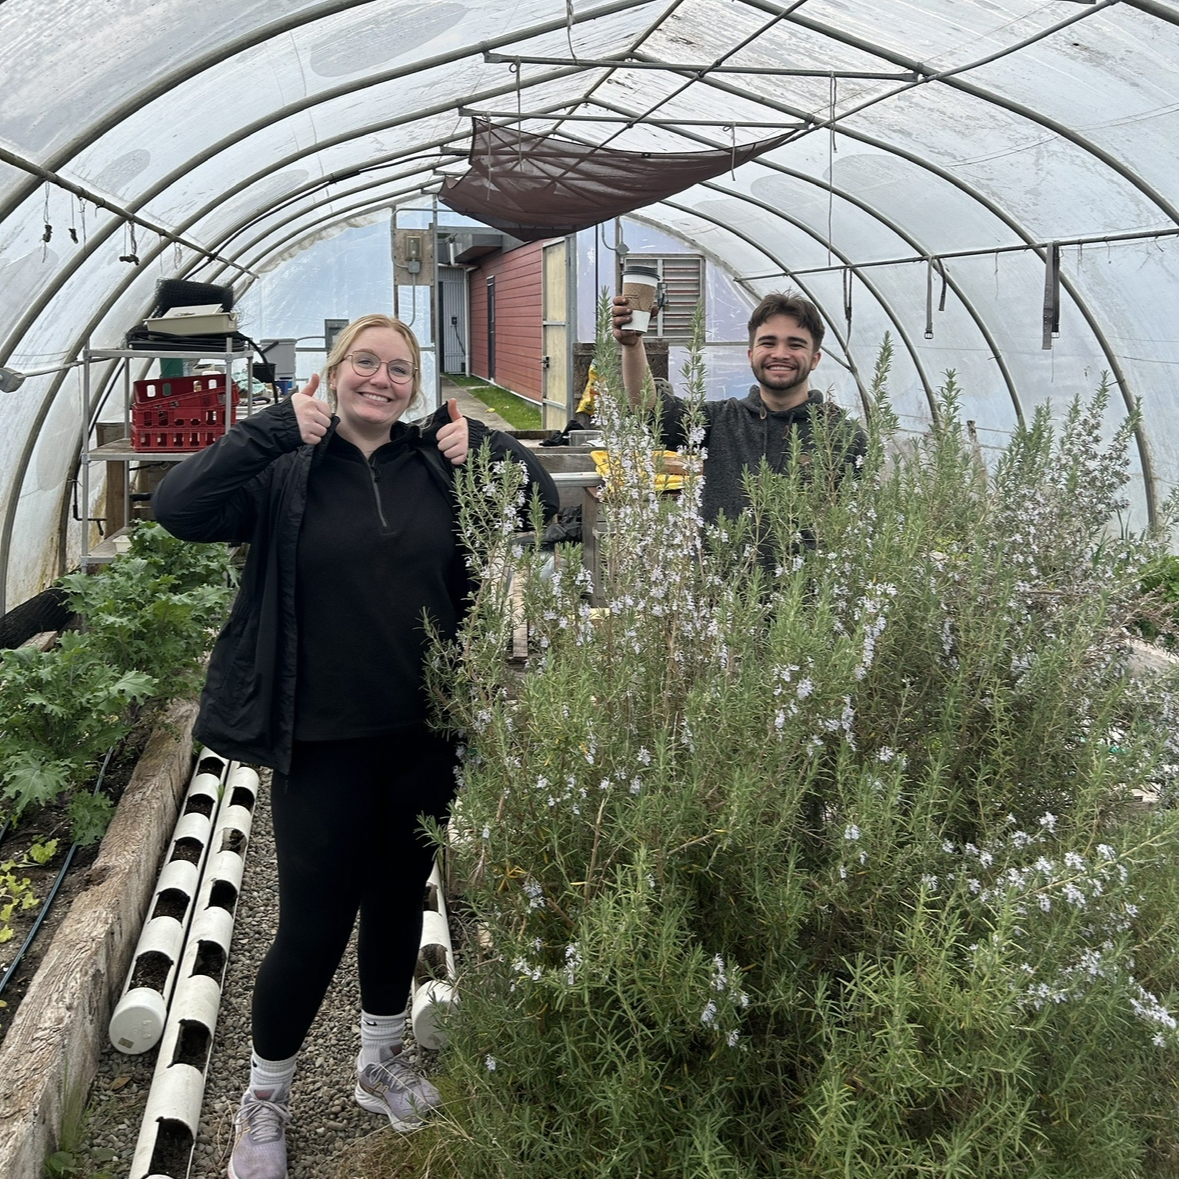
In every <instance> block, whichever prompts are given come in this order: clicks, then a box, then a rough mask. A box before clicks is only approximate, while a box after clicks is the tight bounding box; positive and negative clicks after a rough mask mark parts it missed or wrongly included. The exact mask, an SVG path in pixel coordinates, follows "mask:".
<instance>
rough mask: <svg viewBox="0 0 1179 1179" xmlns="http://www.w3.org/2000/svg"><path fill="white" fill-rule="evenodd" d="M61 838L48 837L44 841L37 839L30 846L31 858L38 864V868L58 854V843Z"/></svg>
mask: <svg viewBox="0 0 1179 1179" xmlns="http://www.w3.org/2000/svg"><path fill="white" fill-rule="evenodd" d="M58 842H59V840H56V839H47V840H46V841H45V842H44V843H41V842H40V841H37V842H35V843H34V844H33V846H32V847H30V848H29V859H30V860H32V861H33V863H34V864H36V865H37V867H38V868H44V867H45V865H46V864H48V863H49V861H50V860H52V859H53V857H54V856H55V855H57V845H58Z"/></svg>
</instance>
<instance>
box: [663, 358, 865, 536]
mask: <svg viewBox="0 0 1179 1179" xmlns="http://www.w3.org/2000/svg"><path fill="white" fill-rule="evenodd" d="M659 394H660V399H661V401H662V408H663V413H662V417H661V419H660V433H661V436H662V437H661V442H662V444H663V445H664V446H665V447H667V448H668V449H669V450H678V449H679V448H680V447H682V446H684V445H686V443H687V440H688V438H687V434H688V427H687V420H686V419H687V414H688V403H687V402H686V401H684V400H683V399H682V398H679V397H674V396H672V394H671V391H670V389H669V387H668V386H667V385H666V383H665V382H662V381H660V382H659ZM701 412H702V414H703V418H704V441H703V445H704V446H705V447H707V449H708V456H707V458H706V459H705V460H704V492H703V503H702V504H701V512H702V514H703V516H704V519H705V520H707V521H708V522H709V523H712V522H713V521H715V520H716V518H717V517H718V516H719V515H720V513H721V512H724V514H725V515H726V516H727V517H728V518H729V519H734V518H735V517H736V516H737V515H738V513H740V512H742V511H743V510H744V509H745V508H746V507H747V506H748V503H749V500H748V497H747V496H746V494H745V487H744V482H743V477H744V474H745V471H746V470H752V471H756V470H757V469H758V467H759V465H760V464H761V460H762V459H763V458H764V459H765V460H766V462H767V464H768V465H769V467H770V470H772V471H775V472H777V473H778V474H783V473H784V472H785V470H786V465H787V464H788V463H789V461H790V448H791V438H792V436H793V434H794V433H795V432H796V431H797V433H798V436H799V445H800V446H801V447H802V450H803V453H810V452H811V451H813V450H814V446H815V442H814V422H815V420H816V418H817V417H818V415H820V414H825V415H827V419H828V428H829V429H830V430H832V431H833V432H834V437H835V438H836V439H837V440H838V443H839V444H840V445H842V446H843V448H844V456H843V462H844V463H845V464H846V465H847V466H848V468H849V469H850V470H852V471H854V470H855V469H856V468H858V466H859V461H858V460H859V459H861V458H862V457H863V455H864V454H865V453H866V452H867V447H868V439H867V435H866V434H865V433H864V431H863V429H862V428H861V427H860V425H859V423H858V422H856V421H855V419H854V418H849V417H848V416H847V414H845V413H844V412H843V410H841V409H840V408H839V407H838V406H836V405H833V404H832V403H831V402H825V401H824V400H823V397H822V395H821V394H820V393H818V392H817V391H815V390H814V389H812V390H811V391H810V396H809V397H808V398H807V400H806V401H804V402H803V403H802V404H801V405H798V406H795V407H794V408H793V409H787V410H779V411H775V410H771V409H769V408H768V407H767V406H766V404H765V402H764V401H762V399H761V392H760V390H759V388H758V386H757V385H754V386H753V387H752V388H751V389H750V390H749V394H748V396H746V397H743V398H737V397H730V398H728V399H727V400H725V401H705V402H704V403H703V404H702V406H701ZM841 435H842V437H841Z"/></svg>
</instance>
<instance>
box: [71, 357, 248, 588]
mask: <svg viewBox="0 0 1179 1179" xmlns="http://www.w3.org/2000/svg"><path fill="white" fill-rule="evenodd" d="M225 342H226V348H225V350H224V351H221V352H216V351H208V350H203V351H191V352H182V351H173V350H171V349H168V350H163V349H161V350H159V351H147V350H146V349H141V348H85V349H83V351H82V418H81V420H82V445H81V450H80V452H79V463H80V470H79V481H80V483H81V503H82V513H81V514H82V554H81V562H80V563H81V566H82V568H83V569H85V568H86V567H87V566H93V565H102V564H106V563H108V562H110V561H113V560H114V559H115V557H116V556H117V555H118V549H117V547H116V544H115V540H116V538H117V537H119V536H123V535H126V533H127V530H128V525H129V524H130V520H131V463H133V462H148V463H179V462H182V461H183V460H184V459H186V458H188V456H189V455H190V454H194V453H195V451H191V450H167V451H162V450H161V451H156V450H136V449H135V448H134V447H133V446H132V445H131V364H132V362H133V361H135V360H144V361H156V360H204V361H208V362H213V363H217V364H223V365H224V366H225V374H226V381H225V420H226V423H227V427H226V428H227V429H228V426H229V425H232V423H233V421H234V418H235V416H236V415H235V414H234V405H233V364H234V362H235V361H240V360H244V361H245V362H246V390H247V395H246V401H245V410H246V414H247V415H249V413H250V410H251V403H252V400H253V399H252V397H251V396H250V395H249V390H250V388H251V383H250V377H251V373H252V370H251V366H252V364H253V361H254V356H255V352H254V349H253V348H247V349H244V350H243V351H240V352H238V351H235V350H234V349H233V347H232V340H231V339H230V338H229V337H226V341H225ZM107 360H115V361H119V362H120V367H121V369H122V374H123V437H122V438H118V439H114V440H113V441H108V442H105V443H102V444H101V445H92V444H91V438H92V437H93V435H94V433H95V430H96V429H97V427H98V417H99V414H100V413H101V412H102V409H103V406H104V405H105V403H106V399H105V398H104V399H103V402H102V404H100V405H96V406H95V407H94V409H93V412H92V411H91V408H90V403H91V386H92V382H91V379H90V378H91V369H92V365H94V364H96V363H98V362H101V361H107ZM117 380H118V371H117V370H116V372H115V374H114V376H113V380H112V383H113V382H115V381H117ZM96 462H103V463H106V464H107V501H108V503H109V502H110V497H111V493H112V489H113V485H114V484H113V482H112V481H114V482H118V483H120V484H121V486H122V490H123V520H124V522H125V523H124V525H123V526H122V527H120V528H117V529H115V530H113V531H112V532H109V533H108V534H107V535H106V536H105V537H104V538H103V539H102V540H101V541H100V542H99V543H98V544H97V545H95V546H94V547H93V548H91V547H90V520H89V512H90V465H91V463H96Z"/></svg>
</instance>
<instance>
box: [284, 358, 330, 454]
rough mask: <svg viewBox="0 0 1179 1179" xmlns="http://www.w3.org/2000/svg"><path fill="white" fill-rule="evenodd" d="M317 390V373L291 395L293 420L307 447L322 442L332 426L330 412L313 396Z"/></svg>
mask: <svg viewBox="0 0 1179 1179" xmlns="http://www.w3.org/2000/svg"><path fill="white" fill-rule="evenodd" d="M318 388H319V373H315V374H314V375H313V376H312V378H311V380H309V381H308V382H307V384H306V385H304V386H303V388H302V389H300V390H299V392H298V393H292V394H291V404H292V405H293V406H294V407H295V419H296V421H298V423H299V436H300V437H301V438H302V439H303V441H304V442H306V443H307V445H308V446H314V445H315V444H316V443H317V442H320V441H322V440H323V436H324V435H325V434H326V433H327V432H328V427H329V426H331V424H332V414H331V410H329V409H328V407H327V405H326V404H325V403H324V402H322V401H320V400H319V399H318V398H317V397H316V396H315V390H316V389H318Z"/></svg>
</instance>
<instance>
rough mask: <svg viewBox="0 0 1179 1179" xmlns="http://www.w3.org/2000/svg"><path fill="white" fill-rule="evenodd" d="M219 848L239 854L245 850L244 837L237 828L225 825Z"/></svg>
mask: <svg viewBox="0 0 1179 1179" xmlns="http://www.w3.org/2000/svg"><path fill="white" fill-rule="evenodd" d="M221 850H222V851H227V852H237V854H238V855H239V856H240V855H241V854H242V852H244V851H245V850H246V837H245V836H244V835H243V834H242V833H241V832H240V831H238V830H237V828H235V827H227V828H226V829H225V831H224V833H223V834H222V836H221Z"/></svg>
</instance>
